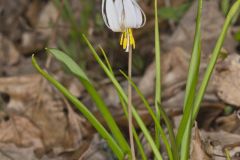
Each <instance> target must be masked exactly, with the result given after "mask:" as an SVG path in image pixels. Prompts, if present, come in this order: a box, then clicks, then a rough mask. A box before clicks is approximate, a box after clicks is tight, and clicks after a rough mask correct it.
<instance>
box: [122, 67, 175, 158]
mask: <svg viewBox="0 0 240 160" xmlns="http://www.w3.org/2000/svg"><path fill="white" fill-rule="evenodd" d="M120 72H121V73H122V75H123V76H124V77H125V78H126V79H127V80H128V81H129V82H130V83H131V85H132V86H133V88H134V89H135V91H136V92H137V93H138V95H139V97H140V98H141V100H142V101H143V103H144V106H145V107H146V108H147V110H148V112H149V114H150V116H151V117H152V119H153V121H154V123H155V125H156V128H157V129H158V130H159V135H160V136H161V138H162V140H163V143H164V144H165V146H166V149H167V152H168V156H169V159H170V160H172V159H173V160H176V159H175V155H176V156H177V155H178V154H177V153H173V152H172V151H173V150H172V151H171V147H170V144H169V142H168V139H167V136H166V134H165V132H164V130H163V128H162V127H161V125H160V123H159V121H158V119H157V116H156V115H155V114H154V112H153V110H152V108H151V107H150V104H149V103H148V101H147V100H146V98H145V97H144V95H143V94H142V92H141V91H140V90H139V88H138V87H137V86H136V84H135V83H134V82H133V81H132V80H131V79H129V77H128V76H127V75H126V74H125V73H124V72H123V71H121V70H120ZM159 109H160V110H161V108H160V107H159ZM161 114H162V113H161ZM171 136H172V134H171ZM171 138H173V139H175V136H174V137H171ZM171 138H170V139H171ZM171 142H172V141H171ZM172 146H173V145H172ZM174 147H176V143H174ZM174 151H176V150H174Z"/></svg>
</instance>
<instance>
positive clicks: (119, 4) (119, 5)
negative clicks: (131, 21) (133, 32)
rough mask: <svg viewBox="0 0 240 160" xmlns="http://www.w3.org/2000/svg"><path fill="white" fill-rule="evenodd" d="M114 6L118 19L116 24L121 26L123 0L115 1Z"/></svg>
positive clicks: (122, 20)
mask: <svg viewBox="0 0 240 160" xmlns="http://www.w3.org/2000/svg"><path fill="white" fill-rule="evenodd" d="M114 5H115V9H116V13H117V17H118V22H119V24H120V26H123V22H124V13H123V0H115V2H114Z"/></svg>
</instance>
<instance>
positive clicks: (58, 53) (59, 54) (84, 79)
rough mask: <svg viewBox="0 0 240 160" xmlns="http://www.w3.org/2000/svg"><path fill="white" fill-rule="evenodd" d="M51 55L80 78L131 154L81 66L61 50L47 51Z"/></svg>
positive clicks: (124, 147)
mask: <svg viewBox="0 0 240 160" xmlns="http://www.w3.org/2000/svg"><path fill="white" fill-rule="evenodd" d="M47 51H48V52H49V53H51V54H52V55H53V56H54V57H55V58H56V59H57V60H59V61H60V62H62V63H63V64H65V65H66V66H67V67H68V69H69V70H70V71H71V72H72V73H73V74H74V75H75V76H77V77H78V78H79V80H80V81H81V83H82V84H83V85H84V87H85V88H86V90H87V91H88V93H89V94H90V96H91V98H92V100H93V102H95V103H96V106H97V107H98V109H99V111H100V112H101V114H102V116H103V118H104V119H105V122H106V123H107V125H108V127H109V128H110V130H111V132H112V133H113V135H114V137H115V138H116V141H117V142H118V143H119V145H120V146H121V148H122V150H123V151H124V153H130V147H129V145H128V143H127V141H126V139H125V138H124V136H123V135H122V132H121V131H120V129H119V128H118V126H117V124H116V122H115V120H114V119H113V117H112V115H111V113H110V111H109V109H108V107H107V106H106V104H105V102H104V101H103V99H102V98H101V96H100V95H99V93H98V92H97V91H96V89H95V88H94V86H93V85H92V83H91V82H90V80H89V79H88V77H87V75H86V74H85V73H84V72H83V71H82V69H81V68H80V67H79V65H77V64H76V62H74V61H73V60H72V59H71V58H70V57H69V56H68V55H67V54H65V53H63V52H62V51H60V50H57V49H50V48H49V49H47Z"/></svg>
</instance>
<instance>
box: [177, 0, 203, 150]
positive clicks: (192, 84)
mask: <svg viewBox="0 0 240 160" xmlns="http://www.w3.org/2000/svg"><path fill="white" fill-rule="evenodd" d="M201 14H202V0H198V13H197V23H196V31H195V37H194V45H193V50H192V56H191V61H190V64H189V71H188V78H187V85H186V93H185V99H184V105H183V117H182V119H181V122H180V125H179V128H178V132H177V138H176V139H177V144H178V146H179V148H180V146H181V144H182V140H183V135H184V132H186V131H187V130H186V127H187V125H188V124H190V123H188V120H189V119H190V118H189V117H190V116H191V114H192V110H193V109H192V108H193V103H194V99H195V92H196V86H197V81H198V73H199V66H200V58H201V49H200V47H201V45H200V43H201Z"/></svg>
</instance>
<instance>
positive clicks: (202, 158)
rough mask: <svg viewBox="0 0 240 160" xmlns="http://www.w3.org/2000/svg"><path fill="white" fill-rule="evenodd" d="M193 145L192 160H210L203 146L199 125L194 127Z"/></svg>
mask: <svg viewBox="0 0 240 160" xmlns="http://www.w3.org/2000/svg"><path fill="white" fill-rule="evenodd" d="M191 145H192V152H191V160H210V158H209V156H208V155H207V154H206V152H205V150H204V147H203V145H202V140H201V136H200V131H199V129H198V127H197V125H195V127H194V136H193V139H192V144H191Z"/></svg>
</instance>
